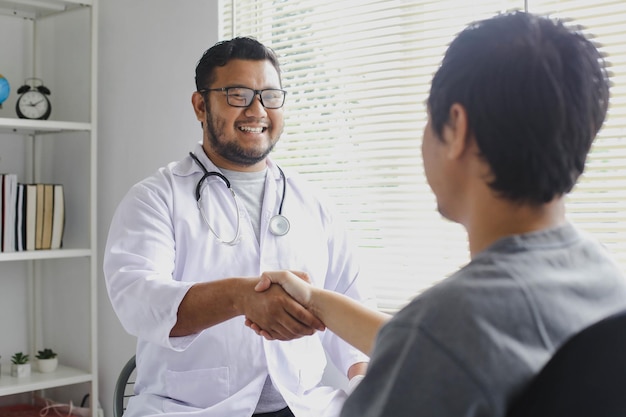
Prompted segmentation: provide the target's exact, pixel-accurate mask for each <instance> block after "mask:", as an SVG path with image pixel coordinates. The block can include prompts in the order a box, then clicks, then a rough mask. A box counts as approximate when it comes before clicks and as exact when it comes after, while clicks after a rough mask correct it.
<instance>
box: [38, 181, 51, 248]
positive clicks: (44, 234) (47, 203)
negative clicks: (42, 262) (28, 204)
mask: <svg viewBox="0 0 626 417" xmlns="http://www.w3.org/2000/svg"><path fill="white" fill-rule="evenodd" d="M43 190H44V191H43V192H44V193H43V226H42V230H41V249H50V248H51V247H52V214H53V212H54V184H44V185H43Z"/></svg>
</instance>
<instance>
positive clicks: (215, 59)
mask: <svg viewBox="0 0 626 417" xmlns="http://www.w3.org/2000/svg"><path fill="white" fill-rule="evenodd" d="M232 59H247V60H252V61H264V60H267V61H269V62H270V63H271V64H272V65H273V66H274V68H276V71H277V72H278V77H279V79H280V64H279V62H278V57H277V55H276V53H275V52H274V51H273V50H272V49H271V48H269V47H267V46H265V45H263V44H262V43H261V42H259V41H257V40H256V39H254V38H250V37H237V38H233V39H230V40H225V41H220V42H218V43H216V44H215V45H213V46H212V47H211V48H209V49H207V50H206V51H205V52H204V54H203V55H202V58H200V61H198V65H196V89H197V90H198V91H199V90H201V89H203V88H208V87H209V86H210V85H211V83H212V82H213V81H214V79H215V73H214V70H215V67H223V66H224V65H226V64H228V62H229V61H230V60H232Z"/></svg>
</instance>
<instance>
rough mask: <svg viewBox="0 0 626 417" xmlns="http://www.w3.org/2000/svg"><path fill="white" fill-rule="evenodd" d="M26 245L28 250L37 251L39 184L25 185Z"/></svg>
mask: <svg viewBox="0 0 626 417" xmlns="http://www.w3.org/2000/svg"><path fill="white" fill-rule="evenodd" d="M24 212H25V215H24V223H25V225H24V229H25V232H24V243H25V248H26V250H35V240H36V231H37V184H24Z"/></svg>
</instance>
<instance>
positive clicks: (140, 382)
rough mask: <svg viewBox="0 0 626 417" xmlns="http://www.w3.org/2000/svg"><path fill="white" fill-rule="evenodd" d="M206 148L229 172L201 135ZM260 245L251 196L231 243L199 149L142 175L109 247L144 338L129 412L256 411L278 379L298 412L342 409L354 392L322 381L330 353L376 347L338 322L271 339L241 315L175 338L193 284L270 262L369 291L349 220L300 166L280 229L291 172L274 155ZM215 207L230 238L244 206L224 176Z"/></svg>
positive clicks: (141, 416) (127, 323)
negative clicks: (343, 331)
mask: <svg viewBox="0 0 626 417" xmlns="http://www.w3.org/2000/svg"><path fill="white" fill-rule="evenodd" d="M194 152H195V154H196V156H197V157H198V158H199V159H200V161H201V162H202V163H203V164H204V165H205V167H206V168H207V170H209V171H219V170H218V169H217V167H215V165H213V164H212V163H211V161H210V160H209V159H208V158H207V157H206V155H205V153H204V151H203V150H202V147H201V145H200V144H198V145H197V146H196V148H195V149H194ZM268 165H269V168H270V169H269V174H268V176H267V179H266V184H265V196H264V202H263V207H262V219H261V232H260V244H259V243H258V242H257V240H256V237H255V235H254V231H253V229H252V225H251V223H250V220H249V218H248V214H247V212H246V210H245V208H244V207H243V204H240V216H241V240H240V242H239V243H238V244H237V245H234V246H229V245H225V244H223V243H219V242H218V241H217V239H215V237H214V236H213V235H212V234H210V232H209V230H208V228H207V225H206V224H205V223H204V221H203V220H202V217H201V215H200V213H199V210H198V208H197V206H196V201H195V197H194V192H195V187H196V184H197V182H198V180H199V179H200V178H201V176H202V171H201V169H200V168H199V167H198V166H197V164H195V163H194V162H193V161H192V159H191V157H189V156H188V157H186V158H184V159H183V160H181V161H180V162H173V163H170V164H169V165H168V166H167V167H164V168H161V169H160V170H158V171H157V172H156V173H155V174H154V175H152V176H150V177H149V178H147V179H145V180H144V181H141V182H140V183H138V184H136V185H135V186H133V187H132V188H131V189H130V191H129V192H128V194H127V195H126V196H125V197H124V199H123V200H122V202H121V203H120V205H119V207H118V209H117V210H116V212H115V215H114V217H113V220H112V222H111V227H110V231H109V237H108V241H107V245H106V249H105V253H104V273H105V277H106V284H107V289H108V292H109V297H110V299H111V302H112V305H113V308H114V310H115V312H116V313H117V315H118V317H119V319H120V321H121V323H122V325H123V326H124V328H125V329H126V330H127V331H128V332H129V333H130V334H132V335H135V336H136V337H137V338H138V344H137V368H138V378H137V383H136V390H137V391H138V395H137V396H135V397H134V398H133V399H132V400H131V403H130V405H129V408H128V410H127V412H126V414H125V417H146V416H148V415H160V416H162V415H167V416H191V415H193V416H202V417H212V416H215V417H224V416H242V417H247V416H250V415H252V413H253V411H254V409H255V407H256V404H257V402H258V399H259V395H260V393H261V389H262V387H263V384H264V382H265V379H266V376H267V375H268V373H269V375H270V376H271V378H272V381H273V384H274V386H275V387H276V388H277V389H278V390H279V391H280V393H281V394H282V395H283V397H284V399H285V401H286V402H287V404H288V405H289V407H290V408H291V410H292V411H293V412H294V414H295V415H296V417H305V416H311V417H320V416H336V415H338V414H339V410H340V408H341V405H342V404H343V400H344V399H345V396H346V395H345V393H344V392H343V391H341V390H337V389H335V388H331V387H323V386H320V385H319V383H320V379H321V377H322V374H323V371H324V368H325V366H326V356H325V354H324V351H325V350H326V352H327V353H328V355H329V357H330V358H331V359H332V361H333V362H334V364H335V365H336V366H337V367H338V368H339V369H340V370H341V371H342V372H343V373H344V374H345V373H346V372H347V370H348V368H349V367H350V366H351V365H352V364H354V363H356V362H363V361H367V360H368V359H367V357H366V356H364V355H362V354H361V353H359V352H358V351H357V350H356V349H354V348H352V347H350V346H349V345H347V344H346V343H345V342H343V341H342V340H341V339H339V338H338V337H337V336H335V335H334V334H333V333H332V332H330V331H325V332H318V333H317V334H316V335H313V336H310V337H303V338H300V339H297V340H293V341H289V342H280V341H267V340H265V339H263V338H261V337H260V336H257V335H256V334H255V333H254V332H253V331H252V330H250V329H249V328H247V327H246V326H245V325H244V317H241V316H240V317H236V318H233V319H231V320H228V321H226V322H223V323H221V324H219V325H217V326H214V327H212V328H210V329H206V330H204V331H202V332H200V333H199V334H195V335H191V336H186V337H178V338H170V337H169V332H170V330H171V328H172V327H173V326H174V324H175V322H176V313H177V310H178V306H179V304H180V302H181V300H182V299H183V297H184V296H185V293H186V292H187V290H188V289H189V287H190V286H191V285H193V284H194V283H195V282H198V281H211V280H218V279H222V278H226V277H238V276H259V275H260V273H261V272H262V271H268V270H278V269H295V270H302V271H306V272H308V273H309V274H310V276H311V277H312V279H313V281H314V285H317V286H320V287H324V288H327V289H331V290H335V291H338V292H341V293H344V294H346V295H348V296H350V297H353V298H356V299H361V297H362V295H361V294H360V293H359V289H358V288H357V285H356V278H357V276H358V273H359V271H358V267H357V265H356V262H355V261H354V259H353V256H352V254H351V253H352V252H351V250H350V248H349V245H348V242H347V238H346V235H345V233H344V231H343V228H342V227H341V226H339V225H337V224H334V223H333V217H332V215H331V214H330V212H329V211H328V209H327V207H326V205H323V204H322V203H320V201H319V200H318V199H317V197H316V196H315V194H314V193H312V192H311V189H309V188H307V187H306V186H305V185H304V184H302V181H300V180H298V179H297V177H296V176H292V175H289V173H288V172H285V175H286V178H287V191H286V197H285V202H284V205H283V214H284V215H286V217H287V218H289V221H290V222H291V229H290V231H289V233H288V234H287V235H285V236H274V235H273V234H271V233H270V232H269V230H268V222H269V220H270V218H271V217H272V216H273V215H274V214H276V213H277V212H278V205H279V204H280V199H281V196H282V182H281V179H280V175H279V173H278V169H277V168H276V166H275V165H274V164H273V163H272V162H271V161H269V164H268ZM207 183H208V184H207V186H206V187H205V190H204V194H203V196H204V197H203V198H204V204H203V207H204V208H205V209H207V210H208V212H207V213H208V215H207V218H208V219H209V222H210V224H211V226H212V227H213V228H214V229H215V230H216V231H217V232H218V234H220V235H221V237H222V238H223V239H227V240H230V239H231V238H232V237H233V236H234V233H235V228H236V222H237V217H236V209H235V206H234V204H233V199H232V196H231V194H230V192H229V191H228V190H227V188H226V186H225V184H224V183H223V181H222V180H221V179H219V178H217V177H215V176H213V177H209V178H208V179H207Z"/></svg>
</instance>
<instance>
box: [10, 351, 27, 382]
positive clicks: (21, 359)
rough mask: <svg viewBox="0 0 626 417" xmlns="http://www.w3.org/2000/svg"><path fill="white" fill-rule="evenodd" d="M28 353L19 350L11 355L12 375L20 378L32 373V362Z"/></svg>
mask: <svg viewBox="0 0 626 417" xmlns="http://www.w3.org/2000/svg"><path fill="white" fill-rule="evenodd" d="M29 359H30V358H29V357H28V355H25V354H23V353H22V352H17V353H15V354H14V355H13V356H11V376H16V377H18V378H22V377H26V376H29V375H30V363H29V362H28V361H29Z"/></svg>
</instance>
